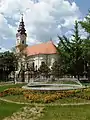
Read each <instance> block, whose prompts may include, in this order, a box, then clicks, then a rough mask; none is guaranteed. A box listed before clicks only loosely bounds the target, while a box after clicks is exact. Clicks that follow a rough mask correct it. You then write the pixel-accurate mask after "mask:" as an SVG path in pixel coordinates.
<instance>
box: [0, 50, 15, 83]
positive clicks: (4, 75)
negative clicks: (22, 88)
mask: <svg viewBox="0 0 90 120" xmlns="http://www.w3.org/2000/svg"><path fill="white" fill-rule="evenodd" d="M16 66H17V60H16V56H15V55H14V54H13V53H11V52H9V51H7V52H4V53H0V72H1V74H0V79H1V80H6V81H7V80H8V75H9V74H10V73H11V72H12V71H15V69H16Z"/></svg>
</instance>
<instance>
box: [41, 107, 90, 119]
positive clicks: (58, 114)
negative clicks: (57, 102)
mask: <svg viewBox="0 0 90 120" xmlns="http://www.w3.org/2000/svg"><path fill="white" fill-rule="evenodd" d="M39 120H90V105H83V106H47V107H46V108H45V110H44V115H43V116H42V117H41V118H39Z"/></svg>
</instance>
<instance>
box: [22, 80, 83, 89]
mask: <svg viewBox="0 0 90 120" xmlns="http://www.w3.org/2000/svg"><path fill="white" fill-rule="evenodd" d="M23 88H25V89H30V90H72V89H80V88H85V86H83V85H82V84H81V83H80V81H79V80H77V79H76V78H59V79H55V80H52V79H50V78H48V79H40V78H37V79H32V80H30V82H29V83H28V84H27V85H26V86H23Z"/></svg>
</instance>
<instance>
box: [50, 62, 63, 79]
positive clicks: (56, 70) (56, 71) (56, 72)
mask: <svg viewBox="0 0 90 120" xmlns="http://www.w3.org/2000/svg"><path fill="white" fill-rule="evenodd" d="M51 72H52V75H53V77H54V78H59V77H60V76H61V65H60V63H59V62H57V61H55V62H54V63H53V66H52V68H51Z"/></svg>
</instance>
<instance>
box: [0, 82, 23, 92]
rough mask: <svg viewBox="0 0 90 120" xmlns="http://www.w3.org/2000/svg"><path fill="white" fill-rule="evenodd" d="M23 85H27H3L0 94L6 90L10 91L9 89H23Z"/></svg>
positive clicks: (0, 87)
mask: <svg viewBox="0 0 90 120" xmlns="http://www.w3.org/2000/svg"><path fill="white" fill-rule="evenodd" d="M23 85H25V84H24V83H23V84H11V85H1V86H0V92H2V91H4V90H5V89H8V88H13V87H22V86H23Z"/></svg>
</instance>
